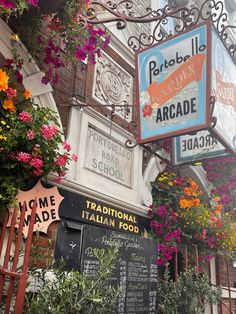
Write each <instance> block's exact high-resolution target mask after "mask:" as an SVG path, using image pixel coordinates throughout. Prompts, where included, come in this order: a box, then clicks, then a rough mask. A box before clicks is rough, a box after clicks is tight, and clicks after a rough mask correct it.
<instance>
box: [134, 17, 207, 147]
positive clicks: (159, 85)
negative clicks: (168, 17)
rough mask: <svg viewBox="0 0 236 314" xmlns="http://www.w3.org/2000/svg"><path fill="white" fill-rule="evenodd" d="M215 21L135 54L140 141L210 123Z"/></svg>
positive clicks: (187, 130) (199, 128) (161, 137)
mask: <svg viewBox="0 0 236 314" xmlns="http://www.w3.org/2000/svg"><path fill="white" fill-rule="evenodd" d="M210 32H211V24H210V23H209V22H207V23H204V24H201V25H200V26H199V25H198V26H197V27H196V28H193V29H191V31H188V32H184V33H182V34H181V35H177V36H173V37H171V38H170V39H167V40H165V41H163V42H162V43H160V44H157V45H154V46H152V47H151V48H147V49H144V50H142V51H140V52H138V53H137V54H136V71H137V74H136V77H137V87H138V97H137V105H138V112H139V137H138V141H139V143H148V142H150V141H153V140H160V139H163V138H166V137H171V136H176V135H181V134H186V133H188V132H191V131H197V130H202V129H207V128H208V127H209V125H210V108H209V98H210V88H209V87H210V86H209V79H210V69H211V61H210V53H209V52H210V51H211V41H210Z"/></svg>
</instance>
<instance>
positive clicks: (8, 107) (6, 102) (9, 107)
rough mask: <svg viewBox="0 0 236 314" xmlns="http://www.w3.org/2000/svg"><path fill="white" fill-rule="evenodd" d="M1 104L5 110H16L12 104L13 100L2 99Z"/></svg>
mask: <svg viewBox="0 0 236 314" xmlns="http://www.w3.org/2000/svg"><path fill="white" fill-rule="evenodd" d="M2 106H3V108H4V109H6V110H10V111H13V112H15V111H16V107H15V106H14V105H13V101H12V100H11V99H7V100H4V102H3V105H2Z"/></svg>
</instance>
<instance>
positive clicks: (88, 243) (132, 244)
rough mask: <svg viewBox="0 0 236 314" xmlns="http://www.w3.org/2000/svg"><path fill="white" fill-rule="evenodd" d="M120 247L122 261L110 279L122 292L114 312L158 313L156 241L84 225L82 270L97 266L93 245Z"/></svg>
mask: <svg viewBox="0 0 236 314" xmlns="http://www.w3.org/2000/svg"><path fill="white" fill-rule="evenodd" d="M112 245H117V246H118V247H119V261H118V263H117V266H116V269H115V271H114V273H113V276H112V278H111V284H112V285H114V286H117V285H119V286H120V289H121V293H120V296H119V300H118V305H117V309H116V311H115V313H118V314H137V313H140V314H154V313H156V301H157V300H156V296H157V292H156V290H157V289H156V285H157V265H156V259H157V253H156V251H157V249H156V242H155V241H153V240H151V239H145V238H142V237H139V236H135V235H133V234H127V233H121V232H117V231H115V230H109V229H105V228H99V227H95V226H92V225H86V226H84V227H83V233H82V247H81V271H83V272H85V273H87V274H88V275H92V274H94V273H95V272H96V271H97V269H98V261H97V259H96V258H95V257H94V256H93V254H92V249H93V248H105V249H108V248H109V247H110V246H112Z"/></svg>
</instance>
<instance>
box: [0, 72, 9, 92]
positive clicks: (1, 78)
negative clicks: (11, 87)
mask: <svg viewBox="0 0 236 314" xmlns="http://www.w3.org/2000/svg"><path fill="white" fill-rule="evenodd" d="M8 80H9V77H8V75H7V73H6V72H4V71H3V70H1V69H0V92H1V91H5V90H6V89H7V88H8Z"/></svg>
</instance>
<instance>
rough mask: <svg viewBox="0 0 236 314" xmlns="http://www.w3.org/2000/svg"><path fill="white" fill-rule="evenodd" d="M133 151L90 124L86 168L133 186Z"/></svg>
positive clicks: (122, 183)
mask: <svg viewBox="0 0 236 314" xmlns="http://www.w3.org/2000/svg"><path fill="white" fill-rule="evenodd" d="M132 160H133V155H132V151H130V150H129V149H127V148H126V147H125V145H124V144H123V143H120V142H119V141H117V140H115V139H113V138H112V137H110V136H109V135H107V134H105V133H104V132H103V131H101V130H99V129H97V128H96V127H95V126H93V125H89V126H88V132H87V140H86V158H85V168H86V169H88V170H90V171H93V172H95V173H97V174H99V175H101V176H103V177H106V178H108V179H110V180H112V181H115V182H117V183H119V184H121V185H124V186H127V187H131V174H132Z"/></svg>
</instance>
